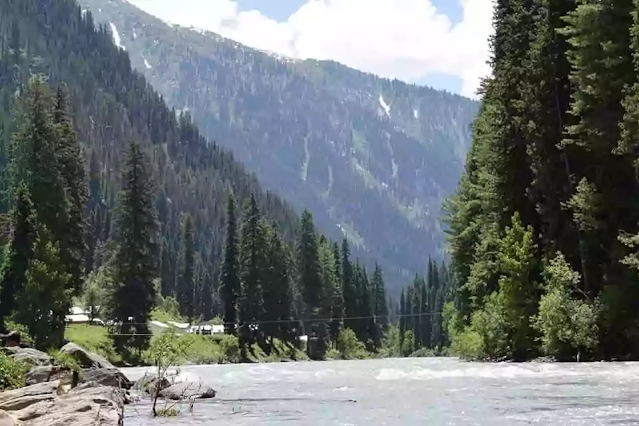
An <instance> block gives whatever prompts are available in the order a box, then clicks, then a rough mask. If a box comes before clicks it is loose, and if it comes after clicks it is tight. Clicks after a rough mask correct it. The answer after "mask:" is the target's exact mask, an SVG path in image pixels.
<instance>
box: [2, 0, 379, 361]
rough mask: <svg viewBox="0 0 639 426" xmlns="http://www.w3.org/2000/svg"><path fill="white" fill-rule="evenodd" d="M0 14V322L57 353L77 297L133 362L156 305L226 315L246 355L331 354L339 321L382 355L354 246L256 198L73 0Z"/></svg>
mask: <svg viewBox="0 0 639 426" xmlns="http://www.w3.org/2000/svg"><path fill="white" fill-rule="evenodd" d="M0 18H2V20H1V21H0V22H2V25H0V36H1V37H2V38H0V42H1V43H0V70H1V71H2V73H0V75H1V76H2V78H3V79H2V80H1V81H0V83H1V84H0V101H2V102H0V107H1V109H0V113H1V114H2V115H1V116H2V118H3V122H6V123H8V124H7V126H9V127H11V128H14V129H15V130H16V131H15V132H14V134H13V137H9V135H8V134H4V133H3V138H2V139H1V140H0V146H2V147H7V149H6V152H7V155H6V156H5V157H3V159H4V161H6V163H5V164H3V165H2V166H4V167H6V168H8V172H7V173H6V175H4V177H3V180H2V181H0V183H2V187H3V188H4V189H5V191H4V193H3V195H5V196H6V197H7V199H6V200H5V201H3V202H4V203H5V204H4V205H3V208H5V209H6V211H8V212H9V213H8V215H7V216H6V217H7V218H8V222H9V224H10V227H9V229H10V232H9V233H8V235H7V236H6V249H5V251H4V253H5V254H4V255H3V264H2V269H1V272H2V275H1V276H0V280H1V282H0V319H1V320H2V321H8V320H15V321H17V322H18V323H21V324H23V325H25V326H26V327H27V329H28V331H29V334H30V335H31V336H33V338H34V340H35V344H36V346H38V347H41V348H43V349H48V348H57V347H59V346H60V345H61V343H62V341H63V337H64V326H65V323H64V319H65V318H64V317H65V315H67V314H68V313H69V310H70V307H71V305H72V303H73V302H74V300H78V301H80V300H83V303H84V304H85V305H86V306H87V307H88V308H89V310H90V312H91V315H92V316H93V315H97V309H98V307H99V308H100V311H99V314H100V316H101V317H102V319H104V320H106V321H109V327H108V337H109V338H110V340H111V342H110V343H104V342H102V341H100V342H99V343H96V344H95V346H99V349H100V351H101V352H102V353H107V355H109V356H110V357H115V356H116V355H115V353H117V354H118V355H117V356H122V357H123V358H124V359H125V360H127V361H140V360H143V359H144V356H145V353H146V352H145V351H146V350H147V349H148V347H149V345H150V344H151V341H152V339H151V331H150V328H149V321H150V320H151V319H153V316H154V315H156V314H157V312H158V308H159V309H162V310H164V311H165V313H168V312H170V314H169V315H171V316H182V317H186V318H187V319H188V320H189V321H190V322H195V321H197V320H198V319H199V318H201V319H203V320H210V319H211V318H213V317H214V316H215V315H216V314H223V315H224V318H225V322H226V323H225V326H226V330H227V333H228V334H235V332H236V330H237V331H238V339H237V344H236V349H237V350H238V352H239V356H241V358H242V359H244V360H251V359H260V358H268V357H275V356H278V354H281V353H283V352H287V353H289V354H291V355H290V356H291V357H299V354H298V351H299V349H300V348H301V347H302V346H303V345H302V344H301V342H300V339H299V337H300V336H301V335H303V334H307V335H308V345H307V350H308V353H309V356H310V357H311V358H314V359H323V358H325V355H326V351H327V350H328V348H329V347H331V346H335V345H336V344H337V343H338V342H340V340H339V339H340V334H341V331H342V329H343V326H344V324H345V323H346V322H347V321H348V323H349V324H350V326H351V328H352V330H353V333H354V335H355V336H356V338H357V339H359V341H361V342H363V344H364V345H365V348H366V349H367V351H369V352H375V351H377V350H378V349H379V348H380V347H381V345H382V340H383V337H384V334H385V331H386V327H387V324H388V318H387V316H388V309H387V303H386V288H385V283H384V278H383V274H382V271H381V268H380V267H376V269H375V272H374V275H373V279H372V280H369V279H368V274H367V271H366V268H365V267H364V266H363V265H361V264H360V262H359V261H352V260H351V257H350V249H349V246H348V242H347V241H346V239H344V241H343V243H342V249H341V250H340V249H339V248H338V245H337V244H335V243H333V242H331V241H330V240H328V239H327V238H325V237H324V236H323V235H321V233H320V232H318V230H317V229H316V227H315V224H314V222H313V216H312V215H311V214H310V213H309V212H307V211H305V212H304V214H303V215H302V220H301V221H299V222H298V220H297V218H296V217H295V215H294V214H293V213H292V212H291V210H290V209H289V208H288V207H287V206H286V205H285V204H283V203H282V202H281V201H279V199H278V198H277V197H275V196H273V195H272V194H270V193H266V194H264V193H263V192H262V191H261V190H260V188H259V186H258V185H257V183H256V181H255V179H254V178H253V177H251V176H249V175H247V174H246V173H245V172H244V171H243V169H242V168H241V167H240V166H239V165H238V164H237V163H235V162H234V160H233V159H232V157H231V156H230V155H229V154H227V153H226V152H225V151H223V150H221V149H219V148H218V147H217V146H216V145H214V144H210V143H209V142H208V141H206V140H205V139H204V138H202V137H201V136H199V134H198V131H197V129H196V128H195V127H194V126H193V125H192V124H190V122H189V119H188V117H187V116H185V115H176V114H175V112H174V111H170V110H168V109H167V108H166V106H165V105H164V104H163V103H162V100H161V98H160V97H159V96H157V95H156V94H155V93H154V92H153V91H152V90H151V89H150V88H149V86H148V85H147V84H146V83H145V82H144V79H143V78H142V77H141V76H139V75H138V74H135V73H134V72H132V71H131V69H130V66H129V63H128V58H127V56H126V54H123V53H122V52H121V51H119V50H118V49H116V48H115V47H114V46H113V44H112V42H111V40H110V36H109V35H108V34H107V33H106V31H105V30H104V28H98V29H96V28H94V24H93V21H92V17H91V15H90V14H88V13H87V14H83V13H82V12H81V11H80V9H79V8H78V7H77V6H76V5H75V4H74V3H73V2H72V1H71V0H60V1H55V2H53V1H49V0H27V1H11V2H2V3H1V4H0ZM5 23H6V24H5ZM49 24H52V25H49ZM96 52H98V53H96ZM16 54H17V55H16ZM5 72H6V74H5ZM36 72H38V73H40V76H37V77H34V76H33V75H32V74H35V73H36ZM5 76H9V77H10V78H8V79H5V78H4V77H5ZM62 76H64V78H65V79H66V80H67V81H68V85H67V89H65V88H64V87H65V86H64V85H63V84H60V86H59V87H60V89H58V90H56V91H55V92H54V94H51V93H49V87H50V86H49V85H48V84H46V83H44V81H45V80H48V81H49V82H52V83H60V80H59V79H60V78H61V77H62ZM66 90H68V92H69V96H68V98H67V94H66ZM16 103H17V104H18V105H19V106H20V108H19V109H15V107H14V105H15V104H16ZM8 115H13V116H14V119H13V120H10V119H6V120H5V119H4V117H5V116H8ZM127 139H128V140H127ZM80 141H82V144H81V142H80ZM3 149H4V148H3ZM3 152H5V151H3ZM83 153H86V155H83ZM86 164H88V167H86ZM4 179H6V180H4ZM236 198H237V199H238V200H242V201H243V203H242V205H243V208H242V209H241V210H240V211H238V212H236V207H235V202H234V199H236ZM226 199H228V203H227V206H226V215H224V213H223V212H224V210H225V208H224V201H225V200H226ZM224 216H226V218H225V217H224ZM238 218H239V220H238ZM237 222H240V223H239V224H238V223H237ZM238 228H239V232H238ZM225 231H226V238H225V236H224V233H225ZM223 244H224V245H225V247H224V248H222V245H223ZM85 248H86V250H85ZM218 282H221V284H222V285H221V289H218ZM81 293H83V294H81ZM346 294H348V298H346V297H345V296H344V295H346ZM349 315H350V316H351V317H349ZM75 331H76V332H77V331H78V330H75ZM349 336H350V334H349ZM79 337H81V338H86V337H87V336H81V333H80V336H79ZM102 337H104V336H102ZM351 337H352V336H351ZM351 337H349V338H348V339H347V340H348V341H349V342H350V341H351V340H352V338H351ZM225 339H226V340H225V341H224V342H225V343H224V347H223V348H222V353H224V354H227V355H225V356H229V357H233V358H235V357H236V354H235V352H234V351H235V349H233V348H231V347H230V346H232V345H231V344H230V343H229V341H231V340H232V341H233V342H235V341H236V340H234V339H235V337H226V338H225ZM88 340H90V339H88Z"/></svg>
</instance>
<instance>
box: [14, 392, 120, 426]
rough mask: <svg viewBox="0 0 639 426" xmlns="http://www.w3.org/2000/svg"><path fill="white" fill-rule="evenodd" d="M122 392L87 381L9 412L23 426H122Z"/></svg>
mask: <svg viewBox="0 0 639 426" xmlns="http://www.w3.org/2000/svg"><path fill="white" fill-rule="evenodd" d="M124 399H125V398H124V391H123V390H121V389H116V388H113V387H108V386H101V385H99V384H98V383H95V382H88V383H83V384H81V385H79V386H78V387H76V388H74V389H72V390H71V391H70V392H69V393H67V394H64V395H60V396H58V397H56V398H55V399H53V400H47V401H44V402H42V403H40V404H36V405H31V406H29V407H26V408H24V409H22V410H20V411H17V412H15V413H11V414H12V415H14V416H15V418H16V419H17V420H18V421H20V422H22V425H23V426H44V425H46V426H97V425H99V426H122V425H123V422H124V420H123V418H124V416H123V413H124Z"/></svg>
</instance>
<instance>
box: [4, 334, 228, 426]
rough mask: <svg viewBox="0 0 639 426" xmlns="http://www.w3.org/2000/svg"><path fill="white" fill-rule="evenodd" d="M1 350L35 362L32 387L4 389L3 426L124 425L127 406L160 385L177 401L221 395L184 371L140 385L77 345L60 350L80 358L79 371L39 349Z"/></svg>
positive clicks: (148, 378) (150, 378)
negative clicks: (186, 376) (184, 375)
mask: <svg viewBox="0 0 639 426" xmlns="http://www.w3.org/2000/svg"><path fill="white" fill-rule="evenodd" d="M0 350H3V351H5V353H7V354H8V355H9V356H10V357H12V358H15V359H19V360H22V361H25V362H27V363H29V364H31V365H32V366H33V367H32V368H31V370H30V371H29V373H28V374H27V377H26V384H27V386H26V387H24V388H20V389H15V390H11V391H6V392H2V393H0V426H14V425H20V426H45V425H46V426H95V425H100V426H122V425H123V412H124V405H125V404H127V403H128V402H130V401H132V400H135V399H137V397H139V396H140V395H147V396H152V395H153V393H154V392H153V391H154V390H155V389H160V394H159V396H160V397H161V398H164V399H166V400H174V401H175V400H180V401H181V400H191V401H192V400H195V399H205V398H214V397H215V393H216V392H215V390H214V389H212V388H211V387H210V386H207V385H205V384H204V383H202V382H194V381H187V380H181V377H180V376H179V375H172V376H169V377H168V378H163V379H162V380H158V379H157V378H155V377H153V376H152V375H147V376H144V377H143V378H142V379H140V380H138V381H137V382H136V383H135V385H134V384H133V383H132V382H131V381H130V380H129V379H127V378H126V376H125V375H124V374H123V373H122V372H121V371H120V370H118V369H117V368H116V367H115V366H113V365H112V364H111V363H110V362H109V361H107V360H106V359H104V358H103V357H101V356H99V355H97V354H95V353H92V352H89V351H87V350H85V349H83V348H82V347H80V346H78V345H76V344H75V343H68V344H66V345H65V346H63V347H62V349H60V352H62V353H66V354H69V355H71V356H72V357H73V358H74V359H75V360H76V361H77V362H78V364H79V365H80V367H81V368H82V369H81V371H80V372H76V373H73V372H71V371H68V370H66V369H64V368H63V367H61V366H58V365H55V363H54V360H53V359H52V358H51V357H50V356H49V355H47V354H46V353H44V352H40V351H38V350H35V349H31V348H22V347H19V346H13V347H4V348H0ZM76 384H77V386H75V385H76ZM132 388H133V389H132ZM130 390H132V391H133V392H135V393H137V396H136V395H135V394H134V395H132V394H131V393H130Z"/></svg>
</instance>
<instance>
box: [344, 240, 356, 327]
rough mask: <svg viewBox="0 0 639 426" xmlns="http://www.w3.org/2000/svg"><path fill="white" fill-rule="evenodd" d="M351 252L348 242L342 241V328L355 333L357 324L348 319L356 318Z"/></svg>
mask: <svg viewBox="0 0 639 426" xmlns="http://www.w3.org/2000/svg"><path fill="white" fill-rule="evenodd" d="M350 255H351V251H350V248H349V246H348V240H347V239H346V238H344V240H342V261H341V263H342V265H341V272H342V294H343V297H344V316H345V319H344V328H350V329H351V330H353V331H355V328H356V327H357V323H356V322H355V321H354V320H352V319H349V318H355V317H357V289H356V288H355V282H354V277H353V265H352V263H351V260H350Z"/></svg>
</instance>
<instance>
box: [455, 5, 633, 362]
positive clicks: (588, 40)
mask: <svg viewBox="0 0 639 426" xmlns="http://www.w3.org/2000/svg"><path fill="white" fill-rule="evenodd" d="M494 24H495V34H494V36H493V38H492V40H491V48H492V56H491V61H490V62H491V66H492V76H491V77H490V78H488V79H486V80H485V81H484V82H483V85H482V88H481V94H482V97H483V99H482V105H481V108H480V113H479V115H478V117H477V118H476V120H475V122H474V126H473V127H474V128H473V131H474V137H473V145H472V149H471V152H470V154H469V157H468V159H467V163H466V171H465V174H464V176H463V178H462V180H461V182H460V185H459V188H458V190H457V193H456V195H455V196H454V197H453V198H452V199H451V200H450V201H449V202H448V203H447V210H448V213H449V217H448V220H449V223H450V235H449V236H450V248H451V257H452V265H451V267H452V272H453V274H454V276H455V281H456V283H457V288H456V297H455V301H454V302H451V304H450V305H449V310H448V313H449V316H448V318H447V325H448V327H449V329H450V330H451V335H452V345H453V347H454V348H456V349H457V350H458V351H459V352H461V353H464V354H466V355H468V356H470V357H475V358H491V359H496V358H502V357H506V358H513V359H519V360H523V359H529V358H532V357H536V356H539V355H549V356H553V357H556V358H557V359H566V360H574V359H582V360H583V359H637V357H638V356H639V342H638V341H637V339H636V336H637V333H638V332H639V321H637V320H638V315H639V297H638V296H639V293H638V291H639V290H638V289H639V287H638V286H637V279H638V276H637V272H638V271H639V262H638V261H637V259H638V252H637V247H638V241H639V237H637V235H638V234H639V205H638V204H637V202H636V199H637V197H636V194H637V190H638V189H639V174H638V173H637V170H638V167H637V166H638V164H639V161H638V160H639V149H638V147H639V132H638V130H639V127H638V123H639V120H638V117H639V115H638V113H637V111H639V78H638V76H639V72H638V71H639V38H638V36H637V35H638V34H639V3H637V2H636V1H632V0H620V1H590V0H578V1H561V0H544V1H537V2H533V1H528V0H500V1H497V2H496V6H495V10H494Z"/></svg>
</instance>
